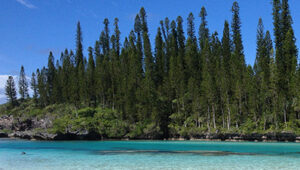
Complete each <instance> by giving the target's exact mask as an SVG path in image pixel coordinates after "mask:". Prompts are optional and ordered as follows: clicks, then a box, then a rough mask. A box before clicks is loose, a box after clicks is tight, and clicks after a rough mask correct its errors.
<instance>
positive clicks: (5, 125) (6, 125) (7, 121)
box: [0, 115, 14, 130]
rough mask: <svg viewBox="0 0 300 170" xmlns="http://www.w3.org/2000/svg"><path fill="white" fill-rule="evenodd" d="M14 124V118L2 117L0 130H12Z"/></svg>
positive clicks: (0, 118)
mask: <svg viewBox="0 0 300 170" xmlns="http://www.w3.org/2000/svg"><path fill="white" fill-rule="evenodd" d="M13 123H14V117H13V116H12V115H10V116H6V115H4V116H1V117H0V130H2V129H12V128H13Z"/></svg>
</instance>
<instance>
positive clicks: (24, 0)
mask: <svg viewBox="0 0 300 170" xmlns="http://www.w3.org/2000/svg"><path fill="white" fill-rule="evenodd" d="M16 1H17V2H19V3H20V4H22V5H24V6H25V7H27V8H30V9H34V8H36V6H34V5H33V4H31V3H29V2H27V1H26V0H16Z"/></svg>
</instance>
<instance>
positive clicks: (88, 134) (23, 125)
mask: <svg viewBox="0 0 300 170" xmlns="http://www.w3.org/2000/svg"><path fill="white" fill-rule="evenodd" d="M52 120H53V118H51V117H47V116H45V117H44V118H41V119H38V118H32V119H29V118H26V119H24V118H23V119H22V118H14V117H13V116H12V115H9V116H1V117H0V137H11V138H22V139H30V140H33V139H35V140H102V139H107V138H106V137H105V136H102V135H101V134H99V133H97V132H93V131H88V130H85V129H80V130H72V129H71V128H69V129H66V132H65V133H57V134H52V133H48V131H47V130H48V129H49V128H51V127H52ZM126 139H127V138H126ZM136 139H162V137H161V136H151V135H150V136H149V135H145V136H141V137H140V138H136ZM169 139H170V140H206V141H212V140H217V141H288V142H300V136H297V135H295V134H294V133H288V132H281V133H267V134H258V133H252V134H238V133H203V134H198V135H195V136H185V137H181V136H176V137H174V138H172V137H171V138H169Z"/></svg>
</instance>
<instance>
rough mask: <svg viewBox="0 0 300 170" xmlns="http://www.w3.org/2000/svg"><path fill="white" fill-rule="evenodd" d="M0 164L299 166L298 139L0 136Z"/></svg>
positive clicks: (7, 166)
mask: <svg viewBox="0 0 300 170" xmlns="http://www.w3.org/2000/svg"><path fill="white" fill-rule="evenodd" d="M22 152H25V153H26V154H22ZM0 169H4V170H9V169H28V170H29V169H30V170H32V169H89V170H91V169H110V170H111V169H272V170H275V169H300V143H259V142H202V141H27V140H14V139H0Z"/></svg>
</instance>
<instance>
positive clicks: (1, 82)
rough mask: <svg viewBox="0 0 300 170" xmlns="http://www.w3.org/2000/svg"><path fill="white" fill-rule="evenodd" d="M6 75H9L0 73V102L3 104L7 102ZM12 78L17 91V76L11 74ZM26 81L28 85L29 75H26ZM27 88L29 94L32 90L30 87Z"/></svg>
mask: <svg viewBox="0 0 300 170" xmlns="http://www.w3.org/2000/svg"><path fill="white" fill-rule="evenodd" d="M8 76H10V75H0V104H4V103H6V102H7V97H6V95H5V85H6V81H7V79H8ZM13 78H14V81H15V85H16V90H17V93H18V76H13ZM27 82H28V85H29V86H30V77H27ZM28 88H29V87H28ZM28 90H29V95H32V90H31V89H30V88H29V89H28ZM18 97H19V94H18Z"/></svg>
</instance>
